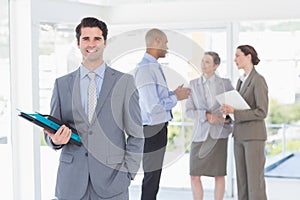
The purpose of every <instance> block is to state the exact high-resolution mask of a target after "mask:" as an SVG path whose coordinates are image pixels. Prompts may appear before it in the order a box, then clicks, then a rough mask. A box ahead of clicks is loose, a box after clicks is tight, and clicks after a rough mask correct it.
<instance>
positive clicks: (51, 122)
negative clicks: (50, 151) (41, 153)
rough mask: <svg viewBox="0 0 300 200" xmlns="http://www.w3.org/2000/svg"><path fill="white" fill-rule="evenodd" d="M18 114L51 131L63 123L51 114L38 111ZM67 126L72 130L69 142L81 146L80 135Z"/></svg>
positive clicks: (53, 131)
mask: <svg viewBox="0 0 300 200" xmlns="http://www.w3.org/2000/svg"><path fill="white" fill-rule="evenodd" d="M19 116H20V117H22V118H24V119H27V120H28V121H30V122H32V123H34V124H36V125H38V126H40V127H42V128H44V129H46V130H48V131H50V132H52V133H55V132H56V131H57V130H58V129H59V127H60V126H61V125H63V124H64V123H63V122H61V121H60V120H58V119H56V118H55V117H53V116H51V115H42V114H40V113H34V114H29V113H25V112H20V114H19ZM68 127H69V128H70V129H71V130H72V133H71V139H70V141H69V142H70V143H73V144H76V145H78V146H81V144H82V143H81V137H80V136H79V135H78V132H77V130H76V129H74V128H72V127H70V126H68Z"/></svg>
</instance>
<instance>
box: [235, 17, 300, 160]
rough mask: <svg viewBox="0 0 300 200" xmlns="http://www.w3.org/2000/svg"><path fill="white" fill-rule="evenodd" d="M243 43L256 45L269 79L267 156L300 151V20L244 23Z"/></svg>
mask: <svg viewBox="0 0 300 200" xmlns="http://www.w3.org/2000/svg"><path fill="white" fill-rule="evenodd" d="M239 40H240V44H250V45H253V46H254V47H255V48H256V50H257V51H258V54H259V57H260V59H261V63H259V64H258V65H257V67H256V69H257V70H258V71H259V72H260V73H261V74H262V75H263V76H264V77H265V78H266V81H267V84H268V87H269V97H270V109H269V115H268V118H267V122H268V124H269V132H268V134H269V135H268V143H267V149H266V153H267V154H268V155H270V156H273V155H276V154H278V153H281V152H285V151H299V149H300V125H299V123H300V112H299V111H300V98H299V97H300V62H299V61H300V46H299V45H298V44H299V43H300V20H289V21H251V22H244V23H241V27H240V34H239Z"/></svg>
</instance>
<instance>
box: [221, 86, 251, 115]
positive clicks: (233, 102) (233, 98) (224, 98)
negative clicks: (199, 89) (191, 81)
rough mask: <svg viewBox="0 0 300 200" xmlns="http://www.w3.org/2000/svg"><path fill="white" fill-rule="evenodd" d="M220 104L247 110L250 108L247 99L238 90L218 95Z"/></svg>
mask: <svg viewBox="0 0 300 200" xmlns="http://www.w3.org/2000/svg"><path fill="white" fill-rule="evenodd" d="M216 99H217V101H218V103H219V104H221V105H222V104H226V105H229V106H232V107H233V108H234V109H239V110H245V109H250V106H249V105H248V104H247V102H246V101H245V99H244V98H243V97H242V96H241V95H240V93H239V92H238V91H236V90H230V91H228V92H224V93H222V94H219V95H217V96H216ZM230 117H231V118H232V119H234V116H233V115H232V114H230Z"/></svg>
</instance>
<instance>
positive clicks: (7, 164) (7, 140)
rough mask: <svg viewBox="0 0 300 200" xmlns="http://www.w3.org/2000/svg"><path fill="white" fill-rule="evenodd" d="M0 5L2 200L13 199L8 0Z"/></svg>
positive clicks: (0, 172) (1, 1)
mask: <svg viewBox="0 0 300 200" xmlns="http://www.w3.org/2000/svg"><path fill="white" fill-rule="evenodd" d="M0 5H1V6H0V85H1V87H0V127H1V131H0V162H1V165H0V174H1V181H0V188H1V198H3V199H12V171H11V170H12V160H11V158H12V154H11V128H10V127H11V116H10V113H11V112H10V64H9V63H10V62H9V16H8V10H9V6H8V0H0Z"/></svg>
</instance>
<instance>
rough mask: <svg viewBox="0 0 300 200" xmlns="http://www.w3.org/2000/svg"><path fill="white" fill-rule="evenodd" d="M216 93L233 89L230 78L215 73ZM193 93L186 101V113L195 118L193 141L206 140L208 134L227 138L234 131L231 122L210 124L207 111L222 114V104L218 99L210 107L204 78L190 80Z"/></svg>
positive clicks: (215, 137) (213, 136)
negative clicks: (206, 96)
mask: <svg viewBox="0 0 300 200" xmlns="http://www.w3.org/2000/svg"><path fill="white" fill-rule="evenodd" d="M214 84H215V88H216V95H218V94H221V93H223V92H226V91H229V90H233V89H234V88H233V87H232V85H231V82H230V80H229V79H225V78H221V77H219V76H217V75H215V82H214ZM190 87H191V89H192V94H191V96H190V97H189V98H188V100H187V102H186V115H187V117H189V118H193V119H195V121H194V127H193V139H192V140H193V141H194V142H200V141H204V140H206V138H207V136H208V134H209V133H210V135H211V137H212V138H214V139H217V138H227V137H228V135H229V134H230V133H231V132H232V127H231V125H230V124H215V125H212V124H210V123H209V122H208V121H207V119H206V115H205V114H206V112H209V113H213V114H222V113H221V111H220V104H218V103H217V102H216V101H215V103H214V105H213V106H212V107H209V106H208V104H207V100H206V98H205V90H204V85H203V82H202V78H198V79H195V80H192V81H191V82H190Z"/></svg>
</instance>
